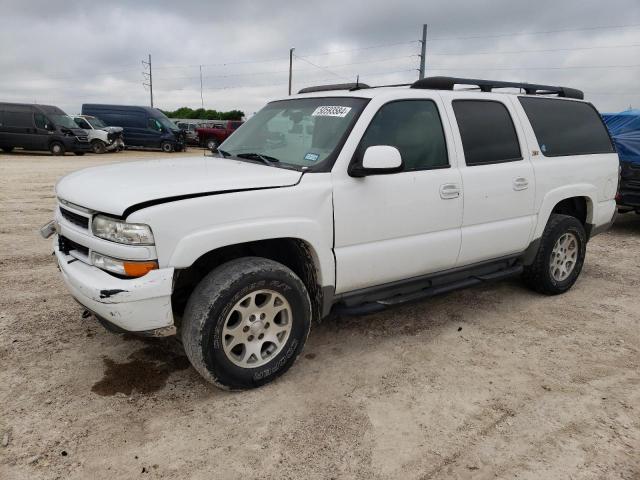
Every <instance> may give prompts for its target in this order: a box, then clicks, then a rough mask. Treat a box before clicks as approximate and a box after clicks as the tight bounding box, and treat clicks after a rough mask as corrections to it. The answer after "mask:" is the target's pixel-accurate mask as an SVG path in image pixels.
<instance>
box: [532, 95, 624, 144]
mask: <svg viewBox="0 0 640 480" xmlns="http://www.w3.org/2000/svg"><path fill="white" fill-rule="evenodd" d="M520 103H521V104H522V107H523V108H524V111H525V113H526V114H527V117H529V121H530V122H531V126H532V127H533V131H534V133H535V134H536V139H537V140H538V144H539V145H540V150H541V151H542V154H543V155H545V156H547V157H555V156H559V155H585V154H589V153H612V152H613V151H614V149H613V145H612V144H611V139H610V138H609V134H608V133H607V130H606V128H605V126H604V123H603V122H602V119H601V118H600V115H599V114H598V112H597V111H596V109H595V108H593V106H591V105H590V104H589V103H583V102H574V101H571V100H555V99H550V98H530V97H520Z"/></svg>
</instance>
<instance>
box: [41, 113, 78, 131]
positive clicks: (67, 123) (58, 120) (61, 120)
mask: <svg viewBox="0 0 640 480" xmlns="http://www.w3.org/2000/svg"><path fill="white" fill-rule="evenodd" d="M48 117H49V118H50V119H51V121H52V122H53V123H54V124H55V125H56V126H58V127H66V128H78V125H76V122H74V121H73V118H71V117H70V116H69V115H48Z"/></svg>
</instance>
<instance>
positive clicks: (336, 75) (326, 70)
mask: <svg viewBox="0 0 640 480" xmlns="http://www.w3.org/2000/svg"><path fill="white" fill-rule="evenodd" d="M292 55H293V56H294V57H295V58H298V59H300V60H302V61H303V62H306V63H308V64H309V65H313V66H314V67H316V68H319V69H320V70H324V71H325V72H327V73H330V74H331V75H333V76H335V77H338V78H342V79H343V80H347V81H348V80H350V79H349V78H347V77H343V76H342V75H339V74H337V73H335V72H332V71H331V70H329V69H328V68H325V67H321V66H320V65H316V64H315V63H313V62H311V61H309V60H307V59H306V58H303V57H299V56H298V55H296V54H295V53H293V52H292Z"/></svg>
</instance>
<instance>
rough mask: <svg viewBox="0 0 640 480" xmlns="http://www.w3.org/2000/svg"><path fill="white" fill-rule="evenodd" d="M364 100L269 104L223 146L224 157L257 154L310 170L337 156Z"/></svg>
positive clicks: (326, 98)
mask: <svg viewBox="0 0 640 480" xmlns="http://www.w3.org/2000/svg"><path fill="white" fill-rule="evenodd" d="M366 103H367V100H366V99H363V98H353V97H324V98H300V99H292V100H281V101H277V102H272V103H269V104H268V105H267V106H266V107H264V108H263V109H262V110H260V111H259V112H258V113H256V114H255V115H254V116H253V117H251V119H249V120H248V121H247V122H246V123H244V124H243V125H242V127H240V128H239V129H238V130H236V131H235V132H234V133H233V135H231V136H230V137H229V138H228V139H227V140H226V141H225V142H224V143H222V145H220V151H221V152H224V153H223V154H227V153H228V154H231V155H235V156H237V155H242V156H244V155H243V154H259V155H262V156H264V157H268V158H269V159H271V160H272V161H277V162H278V164H280V163H282V164H288V165H294V166H296V167H313V169H314V170H318V169H319V167H320V165H321V164H323V163H324V164H325V165H327V164H330V163H332V162H333V161H334V160H335V157H336V156H337V155H338V152H339V147H340V146H342V144H343V143H344V141H345V140H346V137H347V135H348V134H349V132H350V130H351V127H353V124H354V123H355V121H356V120H357V118H358V116H359V115H360V112H361V111H362V109H363V108H364V106H365V105H366Z"/></svg>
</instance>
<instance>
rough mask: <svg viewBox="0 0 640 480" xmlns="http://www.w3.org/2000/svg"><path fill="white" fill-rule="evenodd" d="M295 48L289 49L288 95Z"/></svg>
mask: <svg viewBox="0 0 640 480" xmlns="http://www.w3.org/2000/svg"><path fill="white" fill-rule="evenodd" d="M294 50H295V48H290V49H289V95H291V80H292V77H293V51H294Z"/></svg>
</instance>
